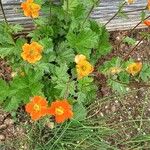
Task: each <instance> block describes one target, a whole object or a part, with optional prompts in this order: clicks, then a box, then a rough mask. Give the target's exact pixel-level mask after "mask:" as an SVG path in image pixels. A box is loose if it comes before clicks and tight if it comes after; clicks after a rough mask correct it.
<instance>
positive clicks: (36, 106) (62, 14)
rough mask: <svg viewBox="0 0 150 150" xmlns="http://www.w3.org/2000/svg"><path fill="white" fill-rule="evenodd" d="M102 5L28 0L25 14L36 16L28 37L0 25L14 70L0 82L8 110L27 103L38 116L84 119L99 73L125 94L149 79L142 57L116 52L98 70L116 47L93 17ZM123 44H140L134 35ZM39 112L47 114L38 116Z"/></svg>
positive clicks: (93, 0) (2, 49)
mask: <svg viewBox="0 0 150 150" xmlns="http://www.w3.org/2000/svg"><path fill="white" fill-rule="evenodd" d="M98 4H99V0H82V1H81V0H72V1H68V0H64V1H60V2H59V3H56V2H53V1H51V0H49V1H48V0H45V1H43V0H35V1H34V2H33V1H27V2H24V3H22V4H21V7H22V9H23V11H24V15H25V16H27V17H31V18H32V19H33V23H34V25H35V29H34V30H33V31H31V32H30V33H29V34H28V35H27V38H23V37H17V38H16V36H15V35H16V34H17V33H19V32H20V31H22V30H23V28H22V27H21V26H20V25H18V24H17V25H10V24H8V23H6V22H4V23H1V24H0V39H1V41H0V56H1V57H2V58H6V59H7V60H8V62H9V64H10V65H11V66H12V69H13V72H12V80H11V81H9V82H6V81H4V80H2V79H1V80H0V89H1V91H0V103H1V105H2V106H3V107H4V109H5V110H6V111H8V112H15V111H16V110H17V109H18V108H19V107H20V106H24V105H26V111H27V112H28V113H30V115H31V117H32V119H33V120H38V119H40V118H41V117H43V116H45V115H46V114H49V115H54V116H55V118H57V117H59V116H61V115H62V114H64V113H65V112H66V113H67V114H66V115H65V116H61V117H63V118H57V119H56V122H58V123H60V122H63V121H65V120H67V119H71V118H74V120H77V121H80V120H83V119H85V118H86V115H87V110H86V106H87V105H89V104H90V103H92V102H93V101H94V100H95V99H96V92H97V86H96V85H95V83H94V76H95V75H96V74H97V72H99V73H102V74H104V75H105V76H106V77H107V83H108V85H109V86H110V87H112V89H113V90H114V91H118V92H120V93H124V92H126V87H128V86H130V83H131V82H138V83H140V82H142V81H144V82H147V81H148V80H149V78H150V68H149V65H148V64H145V63H143V62H141V61H134V60H131V59H130V60H128V61H126V60H125V59H123V58H119V57H117V56H116V57H114V58H112V59H111V60H110V61H106V62H105V63H104V65H102V66H100V67H99V68H98V69H97V68H95V67H94V66H95V65H96V63H97V62H98V60H99V59H101V58H102V57H104V56H106V55H108V54H110V53H111V51H112V46H111V44H110V42H109V33H108V31H107V30H106V27H105V26H104V25H100V24H99V23H97V22H96V21H94V20H92V19H90V18H89V16H90V13H91V12H92V10H93V8H94V7H95V6H97V5H98ZM31 6H32V7H31ZM40 9H41V12H42V13H43V15H42V16H39V10H40ZM124 42H126V43H128V44H131V45H135V43H136V42H135V41H134V40H133V39H131V38H129V37H128V38H126V39H124ZM97 70H98V71H97ZM37 97H38V98H37ZM36 98H37V99H36ZM35 99H36V100H35ZM30 100H31V101H32V102H33V101H34V102H33V103H32V102H30ZM36 101H37V102H36ZM45 101H46V102H45ZM55 102H56V103H57V104H56V103H55ZM63 102H64V103H63ZM43 103H44V104H45V105H44V106H43ZM54 103H55V104H54ZM58 103H59V104H58ZM51 104H52V105H51ZM49 105H51V107H50V108H49ZM31 107H32V108H31ZM43 107H44V109H45V110H44V113H43V110H42V108H43ZM66 108H67V109H68V110H67V111H65V109H66ZM46 109H48V110H46ZM38 111H41V112H42V113H43V114H42V115H41V114H40V116H36V115H37V112H38Z"/></svg>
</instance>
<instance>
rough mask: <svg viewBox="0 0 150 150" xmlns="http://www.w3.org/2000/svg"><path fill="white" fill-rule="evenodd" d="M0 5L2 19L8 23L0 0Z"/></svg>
mask: <svg viewBox="0 0 150 150" xmlns="http://www.w3.org/2000/svg"><path fill="white" fill-rule="evenodd" d="M0 7H1V9H2V14H3V17H4V20H5V22H6V23H7V24H8V21H7V18H6V15H5V11H4V8H3V4H2V1H1V0H0Z"/></svg>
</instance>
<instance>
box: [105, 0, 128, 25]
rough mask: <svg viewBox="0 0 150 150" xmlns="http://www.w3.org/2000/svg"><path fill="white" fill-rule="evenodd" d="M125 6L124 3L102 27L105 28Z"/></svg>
mask: <svg viewBox="0 0 150 150" xmlns="http://www.w3.org/2000/svg"><path fill="white" fill-rule="evenodd" d="M125 4H126V2H124V3H123V4H122V5H121V6H120V7H119V9H118V11H117V12H116V13H115V14H114V15H113V16H112V17H111V18H110V19H109V20H108V21H107V22H106V23H105V25H104V26H106V25H107V24H108V23H110V22H111V21H112V20H113V19H114V18H115V17H116V16H117V15H118V14H119V13H120V11H121V10H122V8H123V7H124V5H125Z"/></svg>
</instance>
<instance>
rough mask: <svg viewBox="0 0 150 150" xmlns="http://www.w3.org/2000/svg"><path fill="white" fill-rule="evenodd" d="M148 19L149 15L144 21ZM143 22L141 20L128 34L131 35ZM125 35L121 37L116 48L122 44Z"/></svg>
mask: <svg viewBox="0 0 150 150" xmlns="http://www.w3.org/2000/svg"><path fill="white" fill-rule="evenodd" d="M148 18H150V15H149V16H147V17H146V18H145V19H144V20H146V19H148ZM144 20H141V21H140V22H139V23H137V24H136V25H135V26H134V27H133V28H132V29H131V30H130V31H129V33H130V34H131V33H132V32H133V31H134V30H135V29H136V28H137V27H138V26H139V25H140V24H141V23H142V22H143V21H144ZM126 36H127V34H126V35H124V36H123V38H122V40H121V41H120V42H119V43H118V45H117V47H119V46H120V44H121V43H122V42H123V40H124V39H125V38H126Z"/></svg>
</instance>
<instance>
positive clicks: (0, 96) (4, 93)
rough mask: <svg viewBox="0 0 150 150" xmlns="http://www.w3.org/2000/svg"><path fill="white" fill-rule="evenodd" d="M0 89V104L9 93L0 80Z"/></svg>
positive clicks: (6, 86)
mask: <svg viewBox="0 0 150 150" xmlns="http://www.w3.org/2000/svg"><path fill="white" fill-rule="evenodd" d="M0 89H1V90H0V103H2V102H3V101H4V100H5V99H6V97H7V96H8V93H9V86H8V85H7V83H6V82H5V81H4V80H2V79H0Z"/></svg>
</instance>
